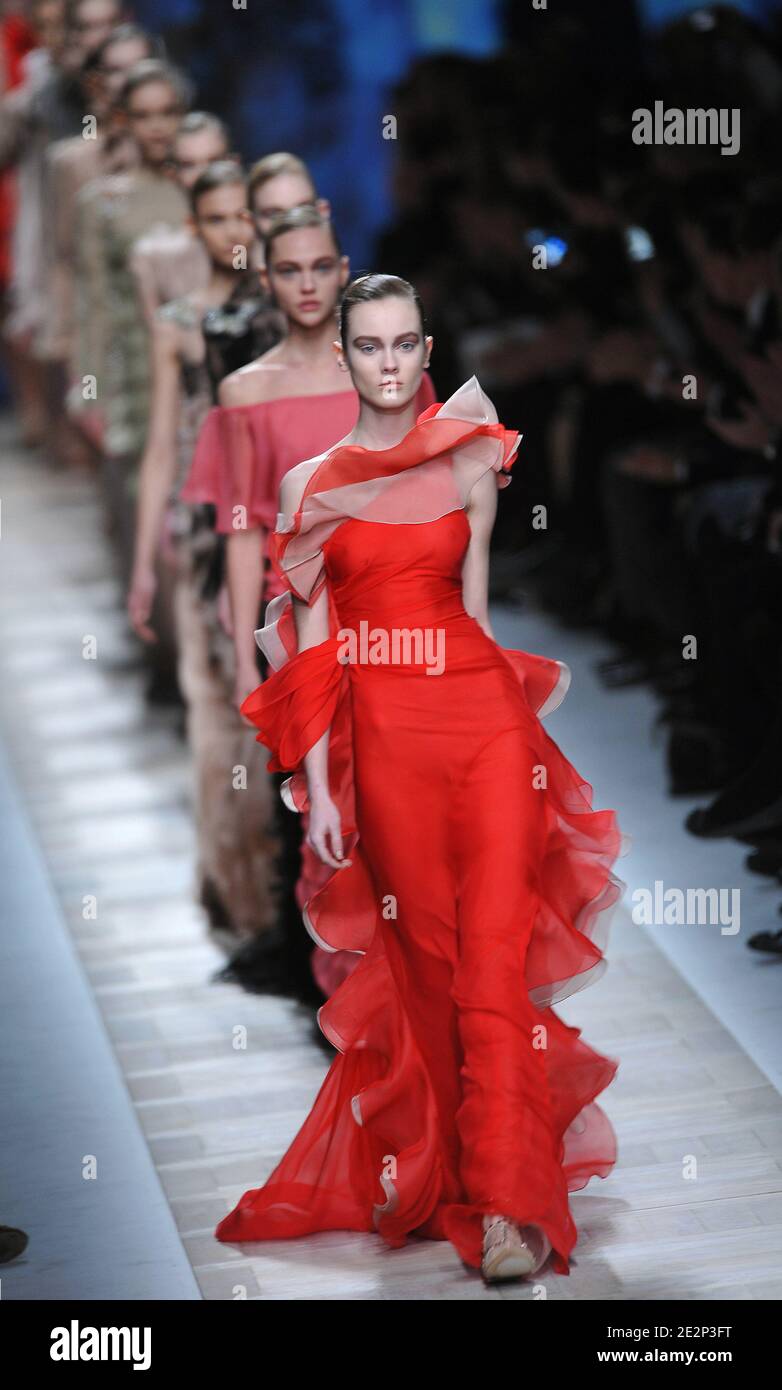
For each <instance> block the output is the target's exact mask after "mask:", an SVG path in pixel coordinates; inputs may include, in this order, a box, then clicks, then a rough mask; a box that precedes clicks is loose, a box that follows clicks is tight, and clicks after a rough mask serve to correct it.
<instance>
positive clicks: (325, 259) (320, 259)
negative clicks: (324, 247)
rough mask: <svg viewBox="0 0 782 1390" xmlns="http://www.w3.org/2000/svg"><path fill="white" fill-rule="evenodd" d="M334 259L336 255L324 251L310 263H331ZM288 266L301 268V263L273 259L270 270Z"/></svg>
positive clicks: (286, 268) (285, 268) (282, 268)
mask: <svg viewBox="0 0 782 1390" xmlns="http://www.w3.org/2000/svg"><path fill="white" fill-rule="evenodd" d="M336 259H337V258H336V256H330V255H329V254H328V252H325V253H324V254H323V255H322V256H318V257H317V259H316V260H314V261H313V262H312V264H313V265H323V263H324V262H326V263H327V264H328V265H333V263H334V261H336ZM289 268H291V269H293V270H301V269H302V263H301V261H290V260H284V259H280V260H279V261H275V262H274V265H273V266H272V270H288V269H289Z"/></svg>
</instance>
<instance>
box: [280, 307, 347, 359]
mask: <svg viewBox="0 0 782 1390" xmlns="http://www.w3.org/2000/svg"><path fill="white" fill-rule="evenodd" d="M335 336H336V329H335V327H334V319H333V317H332V316H331V315H329V316H328V318H327V319H325V320H324V322H323V323H319V324H317V325H316V326H314V327H312V328H307V327H304V326H303V325H302V324H300V323H291V321H290V319H288V332H287V333H286V335H285V356H286V358H287V360H288V361H289V362H291V363H294V362H295V363H296V364H297V365H300V366H303V367H314V366H315V365H321V364H322V363H323V362H324V361H326V362H330V361H332V360H333V358H334V349H333V348H332V346H331V344H332V343H333V341H334V338H335Z"/></svg>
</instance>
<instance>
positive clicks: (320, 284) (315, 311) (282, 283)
mask: <svg viewBox="0 0 782 1390" xmlns="http://www.w3.org/2000/svg"><path fill="white" fill-rule="evenodd" d="M349 274H350V264H349V262H348V258H347V256H338V255H337V252H336V248H335V246H334V242H333V240H332V237H331V233H330V231H329V228H328V227H301V228H300V229H298V230H297V231H293V232H284V233H283V235H282V236H278V237H277V238H276V239H275V240H274V241H273V242H272V246H271V262H270V264H269V265H268V266H267V268H266V269H265V270H264V271H262V272H261V280H262V282H263V284H264V285H265V286H266V288H267V289H269V290H270V291H271V293H272V294H273V295H274V298H275V300H276V301H277V304H278V305H279V307H280V309H281V310H282V312H283V313H284V314H286V315H287V316H288V318H289V319H290V320H291V322H292V323H296V324H299V325H300V326H301V327H303V328H319V327H320V326H321V324H323V323H325V321H326V319H328V318H331V319H333V317H334V311H335V309H336V306H337V299H338V298H339V293H340V291H341V290H342V289H343V287H344V286H345V285H346V284H347V281H348V276H349Z"/></svg>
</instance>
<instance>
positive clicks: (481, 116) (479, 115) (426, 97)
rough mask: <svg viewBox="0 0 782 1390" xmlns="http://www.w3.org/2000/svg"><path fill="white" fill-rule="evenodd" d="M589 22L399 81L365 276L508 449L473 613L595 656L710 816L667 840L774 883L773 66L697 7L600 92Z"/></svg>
mask: <svg viewBox="0 0 782 1390" xmlns="http://www.w3.org/2000/svg"><path fill="white" fill-rule="evenodd" d="M589 24H590V20H589V19H587V18H586V17H585V18H584V19H583V21H582V20H580V19H579V18H578V16H577V15H574V14H570V15H569V16H567V18H565V19H563V20H562V21H561V23H559V22H558V20H557V18H556V17H555V16H551V15H549V16H548V18H547V21H546V24H545V25H542V26H537V25H533V26H530V25H528V26H524V44H523V48H522V47H521V46H519V47H518V48H514V47H510V48H508V49H506V51H505V52H504V53H503V55H502V56H501V57H498V58H494V59H491V60H476V59H472V58H466V57H461V56H458V57H457V56H453V55H445V56H438V57H434V58H428V59H427V60H426V61H424V62H421V63H419V64H418V65H417V66H416V67H415V68H414V69H413V70H412V71H411V73H410V74H409V75H408V76H407V78H406V80H405V81H404V82H403V84H402V85H401V86H400V87H399V88H398V89H397V91H396V93H395V100H394V101H393V102H392V104H391V107H390V109H392V110H393V111H394V112H395V114H396V115H397V121H398V131H399V154H398V160H397V166H396V183H395V194H396V205H397V208H398V215H397V218H396V221H395V223H394V224H393V226H391V227H389V228H388V229H387V231H386V232H385V234H384V235H383V237H382V238H381V240H380V243H379V245H378V248H377V254H376V257H375V262H376V264H377V265H378V266H381V265H382V266H383V267H384V268H388V269H393V270H394V271H395V272H396V273H398V274H401V275H405V276H407V277H408V278H410V279H411V280H413V281H414V282H415V283H416V285H418V286H419V288H420V290H421V292H422V294H423V297H424V299H425V301H426V303H427V308H428V310H429V312H430V316H431V320H432V323H433V332H434V337H435V342H436V352H437V369H438V387H439V389H440V395H441V398H442V397H443V396H444V395H447V394H448V393H449V391H450V390H451V389H453V388H454V387H455V386H456V385H458V384H459V382H460V381H462V380H463V379H464V377H465V375H467V374H470V373H472V372H475V373H476V374H477V375H478V377H479V378H480V380H481V383H482V385H483V386H484V388H485V389H486V390H487V391H488V392H489V393H490V394H491V396H492V397H493V399H494V400H495V402H496V404H497V408H498V411H499V414H500V418H501V419H505V420H512V421H515V422H517V423H519V424H520V426H521V427H522V428H523V430H524V442H523V445H522V450H521V453H520V455H519V460H518V463H517V465H516V467H515V468H514V475H515V480H514V486H513V487H512V488H511V489H510V490H509V492H508V494H507V498H506V500H505V501H504V502H503V507H502V508H501V510H500V516H499V518H498V523H497V528H496V531H495V555H494V561H495V563H494V567H493V580H492V583H493V592H494V597H495V598H505V599H507V600H510V601H518V602H519V603H524V602H526V601H527V599H528V596H529V595H530V594H534V595H535V597H536V599H537V601H538V602H539V603H541V604H542V605H543V606H544V607H545V608H546V609H548V610H549V611H551V612H553V613H556V614H558V615H559V616H560V618H561V619H562V620H564V621H566V622H567V623H570V624H573V625H579V626H592V627H594V628H597V629H598V630H600V631H602V632H603V633H605V635H606V636H607V637H608V638H610V639H611V641H612V642H613V643H614V644H615V646H616V651H615V654H614V655H613V656H612V657H611V658H610V659H609V660H606V661H604V662H601V663H600V668H599V669H600V675H601V678H602V680H603V682H604V684H605V685H606V686H607V687H609V688H616V687H618V686H626V685H630V684H633V683H637V682H648V683H649V684H650V685H651V686H652V688H653V689H654V691H655V692H656V694H657V696H658V698H659V704H660V709H659V722H660V724H661V725H662V726H663V727H664V729H665V731H666V739H667V760H668V775H669V785H670V790H671V792H672V793H673V794H674V795H676V794H682V795H697V794H709V795H711V796H712V797H713V799H712V801H711V803H710V805H708V806H706V807H704V808H702V809H698V810H696V811H694V812H693V813H692V814H691V815H690V816H689V817H688V818H687V827H688V829H689V830H690V831H691V833H693V834H695V835H702V836H706V835H708V836H719V835H730V836H736V837H738V838H740V839H742V840H745V841H747V842H748V843H749V844H750V845H754V846H755V851H754V853H752V854H751V855H750V860H749V865H750V867H751V868H753V869H757V870H758V871H760V872H765V873H771V874H774V875H776V876H778V877H779V876H782V776H780V770H781V769H782V747H781V745H782V724H781V722H780V708H781V707H782V701H781V699H780V696H781V695H782V688H781V687H782V585H781V583H780V581H781V580H782V560H781V558H780V554H781V551H780V547H781V545H782V509H781V506H780V504H781V503H782V475H781V473H780V453H779V446H780V441H781V440H782V299H781V298H780V296H781V294H782V177H780V175H779V174H778V171H777V168H776V164H777V155H776V151H777V148H778V139H779V135H780V129H781V127H782V61H780V53H781V52H782V46H781V45H780V43H779V41H778V38H779V36H778V35H777V36H775V35H772V34H768V33H765V32H763V31H761V30H760V29H759V28H757V27H756V26H755V25H754V24H752V23H751V22H749V21H748V20H746V19H745V18H743V17H741V16H740V15H739V14H737V13H736V12H735V11H732V10H731V9H729V8H728V7H725V6H715V7H709V8H704V9H701V10H698V11H697V12H695V13H693V14H692V15H690V16H688V17H687V18H684V19H681V20H678V21H676V22H675V23H672V24H670V25H669V26H668V27H667V28H666V29H665V30H663V31H662V33H661V34H660V36H659V37H658V39H657V41H656V42H654V41H652V40H650V41H649V43H648V44H647V47H646V49H645V52H644V66H645V70H644V71H641V72H639V73H632V72H631V73H628V72H627V71H626V70H625V69H624V68H623V66H622V65H621V64H617V65H616V67H615V70H614V71H613V73H612V72H610V71H608V72H606V71H605V70H603V71H601V82H600V85H599V86H597V85H594V84H593V83H592V81H591V74H590V70H589V67H588V65H587V64H586V63H584V62H583V61H582V60H581V59H580V56H579V55H580V54H581V53H586V52H587V51H589V37H590V36H589V34H588V33H587V28H586V26H589ZM536 35H539V37H536ZM557 35H558V37H559V42H557ZM465 92H469V93H470V100H469V102H468V101H465ZM656 101H661V102H662V103H663V106H664V108H665V109H670V108H676V109H679V110H687V109H692V108H696V109H697V108H710V107H717V108H719V107H720V106H721V105H724V104H725V103H726V101H729V104H730V107H731V108H739V109H740V113H741V126H740V149H739V151H738V152H737V153H736V154H733V155H723V154H722V153H721V150H720V146H719V145H718V144H706V143H701V144H690V145H678V146H677V145H667V144H651V145H641V144H636V143H634V142H633V140H632V138H631V135H630V132H631V131H632V128H633V119H632V118H633V112H634V111H635V110H637V109H638V108H647V109H649V110H653V109H654V104H655V102H656ZM774 939H775V941H776V944H777V946H779V938H778V936H777V937H775V938H774ZM766 945H767V942H766Z"/></svg>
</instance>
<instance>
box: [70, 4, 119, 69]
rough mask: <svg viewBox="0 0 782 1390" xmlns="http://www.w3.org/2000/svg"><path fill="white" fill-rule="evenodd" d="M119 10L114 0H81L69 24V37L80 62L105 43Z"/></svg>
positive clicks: (115, 24)
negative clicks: (76, 50)
mask: <svg viewBox="0 0 782 1390" xmlns="http://www.w3.org/2000/svg"><path fill="white" fill-rule="evenodd" d="M121 12H122V11H121V6H120V5H118V4H117V3H116V0H82V3H81V4H80V5H79V6H78V8H77V10H76V12H75V14H74V16H73V21H72V23H71V25H70V26H69V28H70V30H71V33H70V34H69V38H72V39H73V42H74V44H75V46H76V48H77V49H78V56H79V58H80V60H81V61H82V62H84V60H85V58H89V57H90V56H91V55H92V54H93V53H94V52H95V51H96V49H98V48H100V46H101V44H102V43H105V41H106V39H107V38H108V37H109V34H110V33H111V31H112V29H116V27H117V25H118V24H119V22H120V14H121Z"/></svg>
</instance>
